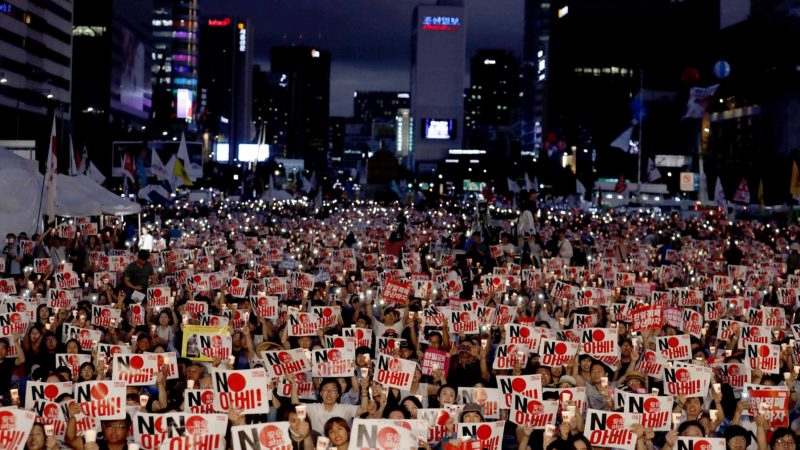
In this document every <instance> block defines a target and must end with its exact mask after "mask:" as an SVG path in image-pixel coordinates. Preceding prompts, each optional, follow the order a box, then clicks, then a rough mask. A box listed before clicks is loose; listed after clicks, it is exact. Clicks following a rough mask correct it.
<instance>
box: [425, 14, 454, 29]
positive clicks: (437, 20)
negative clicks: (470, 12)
mask: <svg viewBox="0 0 800 450" xmlns="http://www.w3.org/2000/svg"><path fill="white" fill-rule="evenodd" d="M459 28H461V18H460V17H449V16H425V17H423V18H422V29H423V30H435V31H455V30H458V29H459Z"/></svg>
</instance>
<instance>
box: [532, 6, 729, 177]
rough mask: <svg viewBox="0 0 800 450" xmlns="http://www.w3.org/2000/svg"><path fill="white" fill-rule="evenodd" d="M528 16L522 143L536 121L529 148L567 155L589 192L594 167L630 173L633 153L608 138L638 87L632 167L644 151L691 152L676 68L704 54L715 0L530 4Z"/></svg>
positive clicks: (626, 123) (626, 115) (624, 122)
mask: <svg viewBox="0 0 800 450" xmlns="http://www.w3.org/2000/svg"><path fill="white" fill-rule="evenodd" d="M545 4H546V5H547V7H545ZM526 12H527V15H528V17H526V37H525V39H526V43H525V58H526V64H525V67H526V74H527V77H526V78H525V81H526V82H527V83H530V78H531V77H530V75H532V73H531V69H535V71H536V75H535V77H533V81H534V84H533V87H531V86H530V85H528V86H525V87H524V90H523V93H524V96H523V98H525V96H527V95H528V93H529V92H531V91H532V92H533V93H534V94H533V102H534V103H533V105H526V108H527V111H528V112H529V113H533V117H532V120H531V118H528V119H527V120H529V123H528V124H527V125H526V127H523V128H524V130H525V131H524V132H523V144H522V145H523V146H525V148H528V146H529V143H530V141H529V138H530V136H531V134H530V131H531V130H535V129H536V127H537V126H540V127H541V132H534V133H533V136H534V138H535V139H534V149H535V150H534V152H535V154H536V155H538V157H539V158H540V159H541V160H546V161H548V162H549V163H553V164H559V163H560V161H561V156H562V154H563V152H564V151H567V152H572V153H573V154H575V155H576V160H577V175H578V178H581V179H583V181H584V185H586V186H587V188H589V186H590V184H591V181H592V180H593V179H594V178H595V177H594V170H595V169H596V170H597V172H598V173H597V175H600V176H617V175H619V173H620V171H623V172H624V173H625V174H626V175H627V176H628V177H629V178H632V179H636V178H637V167H636V164H637V160H638V159H637V156H636V155H630V154H627V153H623V152H622V150H619V149H617V150H613V149H612V148H611V147H610V143H611V142H613V141H614V139H615V138H616V137H617V136H618V135H619V134H620V133H621V132H622V131H624V130H625V129H626V128H628V127H630V126H631V121H632V119H635V117H633V114H634V113H633V111H632V107H631V106H632V101H633V100H634V99H635V98H636V96H637V94H638V93H640V91H641V92H643V93H644V94H643V96H642V97H640V98H643V99H644V102H645V103H646V109H647V113H646V116H645V117H644V120H645V122H644V127H643V133H644V134H643V139H642V141H643V146H642V151H643V157H642V161H643V163H642V166H641V167H640V168H639V170H640V171H643V168H644V167H646V164H644V162H646V161H647V157H652V155H655V154H674V153H676V152H688V151H690V150H689V148H687V139H689V136H688V135H686V133H684V132H682V129H681V125H680V117H681V114H682V110H683V109H684V107H685V100H686V92H687V91H688V86H687V85H686V84H685V83H684V81H683V80H682V79H681V74H682V73H683V72H684V71H685V69H686V68H687V67H691V66H696V65H697V64H699V63H700V62H702V61H704V59H705V58H704V55H705V53H706V52H707V51H708V48H706V47H705V46H704V45H703V42H708V39H710V38H711V36H713V34H714V33H715V25H714V24H716V23H717V21H718V14H719V5H718V4H717V3H716V2H707V1H703V0H685V1H681V2H674V1H668V0H578V1H565V0H557V1H552V2H549V1H548V2H545V1H543V0H529V3H528V5H527V7H526ZM534 55H535V58H536V60H535V64H534V66H533V67H530V63H533V62H534V61H533V60H532V58H534ZM526 102H527V100H526ZM530 122H532V124H533V125H532V127H531V125H530ZM648 124H649V126H648ZM595 150H596V151H595ZM592 154H596V155H597V161H592V158H591V155H592ZM626 155H627V156H626ZM549 172H550V173H552V172H553V171H549ZM587 183H589V184H587Z"/></svg>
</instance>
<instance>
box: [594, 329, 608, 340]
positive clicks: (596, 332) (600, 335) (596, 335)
mask: <svg viewBox="0 0 800 450" xmlns="http://www.w3.org/2000/svg"><path fill="white" fill-rule="evenodd" d="M605 337H606V333H605V332H603V330H594V332H593V333H592V339H594V340H595V341H602V340H603V339H605Z"/></svg>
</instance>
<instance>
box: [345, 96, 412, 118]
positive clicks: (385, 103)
mask: <svg viewBox="0 0 800 450" xmlns="http://www.w3.org/2000/svg"><path fill="white" fill-rule="evenodd" d="M410 104H411V95H410V94H409V93H408V92H387V91H355V92H353V117H354V118H355V119H357V120H360V121H361V122H364V123H366V124H371V123H372V121H373V120H380V121H384V122H386V121H393V120H394V118H395V116H397V110H398V109H401V108H408V107H409V106H410Z"/></svg>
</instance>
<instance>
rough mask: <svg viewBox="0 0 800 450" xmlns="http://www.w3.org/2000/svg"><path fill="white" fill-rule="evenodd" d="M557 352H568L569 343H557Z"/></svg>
mask: <svg viewBox="0 0 800 450" xmlns="http://www.w3.org/2000/svg"><path fill="white" fill-rule="evenodd" d="M556 353H557V354H559V355H563V354H564V353H567V344H565V343H563V342H559V343H558V344H556Z"/></svg>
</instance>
